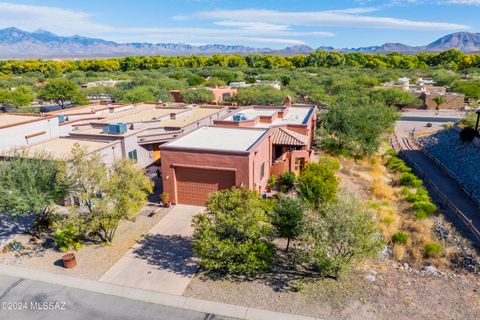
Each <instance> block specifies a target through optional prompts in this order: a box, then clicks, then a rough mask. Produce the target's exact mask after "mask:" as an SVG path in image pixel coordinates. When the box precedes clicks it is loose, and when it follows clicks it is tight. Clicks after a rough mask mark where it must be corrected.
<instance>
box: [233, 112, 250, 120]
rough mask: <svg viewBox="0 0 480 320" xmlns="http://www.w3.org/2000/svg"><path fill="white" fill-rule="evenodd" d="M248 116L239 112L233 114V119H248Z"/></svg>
mask: <svg viewBox="0 0 480 320" xmlns="http://www.w3.org/2000/svg"><path fill="white" fill-rule="evenodd" d="M246 120H248V119H247V116H246V115H245V114H244V113H237V114H234V115H233V121H246Z"/></svg>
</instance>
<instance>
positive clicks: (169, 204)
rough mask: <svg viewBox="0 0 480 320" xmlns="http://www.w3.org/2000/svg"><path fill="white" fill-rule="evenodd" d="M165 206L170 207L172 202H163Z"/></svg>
mask: <svg viewBox="0 0 480 320" xmlns="http://www.w3.org/2000/svg"><path fill="white" fill-rule="evenodd" d="M163 205H164V206H165V208H170V206H171V205H172V204H171V203H170V202H166V203H164V204H163Z"/></svg>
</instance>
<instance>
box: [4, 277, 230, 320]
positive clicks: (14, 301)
mask: <svg viewBox="0 0 480 320" xmlns="http://www.w3.org/2000/svg"><path fill="white" fill-rule="evenodd" d="M45 302H47V304H46V305H47V308H45V309H46V310H39V306H43V305H44V303H45ZM48 303H50V304H48ZM20 306H22V307H24V308H26V309H25V310H6V309H7V308H8V307H11V308H12V309H18V308H19V307H20ZM48 306H50V307H51V310H48ZM35 308H36V309H35ZM0 319H2V320H3V319H5V320H43V319H45V320H46V319H48V320H57V319H58V320H65V319H69V320H77V319H78V320H86V319H92V320H130V319H131V320H143V319H145V320H147V319H158V320H171V319H178V320H183V319H185V320H207V319H208V320H213V319H215V320H217V319H225V320H226V319H232V318H225V317H219V316H214V315H211V314H206V313H202V312H195V311H189V310H183V309H177V308H173V307H167V306H162V305H159V304H153V303H146V302H141V301H136V300H130V299H127V298H121V297H116V296H110V295H104V294H99V293H93V292H89V291H84V290H79V289H73V288H67V287H61V286H57V285H53V284H47V283H44V282H38V281H33V280H27V279H22V278H16V277H10V276H5V275H0Z"/></svg>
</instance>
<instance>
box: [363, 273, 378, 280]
mask: <svg viewBox="0 0 480 320" xmlns="http://www.w3.org/2000/svg"><path fill="white" fill-rule="evenodd" d="M363 278H364V279H365V280H367V281H369V282H375V280H377V278H375V276H374V275H373V274H367V275H365V276H364V277H363Z"/></svg>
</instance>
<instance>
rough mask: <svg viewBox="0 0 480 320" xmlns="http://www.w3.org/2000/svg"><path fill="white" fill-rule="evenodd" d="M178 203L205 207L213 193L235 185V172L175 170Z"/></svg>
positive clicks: (191, 169) (193, 169) (199, 169)
mask: <svg viewBox="0 0 480 320" xmlns="http://www.w3.org/2000/svg"><path fill="white" fill-rule="evenodd" d="M175 178H176V182H177V203H180V204H192V205H202V206H203V205H205V202H206V201H207V199H208V196H209V195H210V194H211V193H214V192H217V191H219V190H223V189H230V188H231V187H233V186H234V185H235V172H234V171H222V170H207V169H201V168H175Z"/></svg>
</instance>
